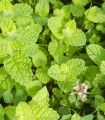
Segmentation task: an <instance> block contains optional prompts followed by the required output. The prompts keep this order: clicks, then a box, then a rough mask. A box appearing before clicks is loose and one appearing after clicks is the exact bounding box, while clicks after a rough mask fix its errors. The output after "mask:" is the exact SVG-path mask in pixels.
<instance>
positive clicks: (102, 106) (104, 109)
mask: <svg viewBox="0 0 105 120" xmlns="http://www.w3.org/2000/svg"><path fill="white" fill-rule="evenodd" d="M100 110H101V111H103V112H105V103H103V104H101V106H100Z"/></svg>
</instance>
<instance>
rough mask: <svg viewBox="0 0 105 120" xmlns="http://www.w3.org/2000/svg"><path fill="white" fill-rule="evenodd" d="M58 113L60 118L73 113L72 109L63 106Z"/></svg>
mask: <svg viewBox="0 0 105 120" xmlns="http://www.w3.org/2000/svg"><path fill="white" fill-rule="evenodd" d="M58 113H59V115H60V117H62V116H63V115H68V114H70V113H71V111H70V108H68V107H67V106H61V107H60V108H59V110H58Z"/></svg>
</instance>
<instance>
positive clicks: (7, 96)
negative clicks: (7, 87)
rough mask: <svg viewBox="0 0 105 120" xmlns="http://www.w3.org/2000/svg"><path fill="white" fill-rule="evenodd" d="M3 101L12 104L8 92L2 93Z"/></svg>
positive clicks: (11, 97) (10, 95)
mask: <svg viewBox="0 0 105 120" xmlns="http://www.w3.org/2000/svg"><path fill="white" fill-rule="evenodd" d="M3 99H4V102H5V103H13V95H12V93H11V92H10V91H5V92H4V93H3Z"/></svg>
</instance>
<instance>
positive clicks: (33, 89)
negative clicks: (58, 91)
mask: <svg viewBox="0 0 105 120" xmlns="http://www.w3.org/2000/svg"><path fill="white" fill-rule="evenodd" d="M26 88H27V89H26V90H27V93H28V95H29V96H31V97H33V96H35V94H36V93H37V92H38V91H39V90H40V89H41V88H42V83H41V82H40V81H39V80H35V81H31V82H30V83H29V84H28V85H27V86H26Z"/></svg>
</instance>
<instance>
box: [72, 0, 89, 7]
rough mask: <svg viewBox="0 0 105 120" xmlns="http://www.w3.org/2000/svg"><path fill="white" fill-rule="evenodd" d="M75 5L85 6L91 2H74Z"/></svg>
mask: <svg viewBox="0 0 105 120" xmlns="http://www.w3.org/2000/svg"><path fill="white" fill-rule="evenodd" d="M72 2H73V3H74V4H75V5H78V6H85V5H87V4H88V3H89V0H72Z"/></svg>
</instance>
